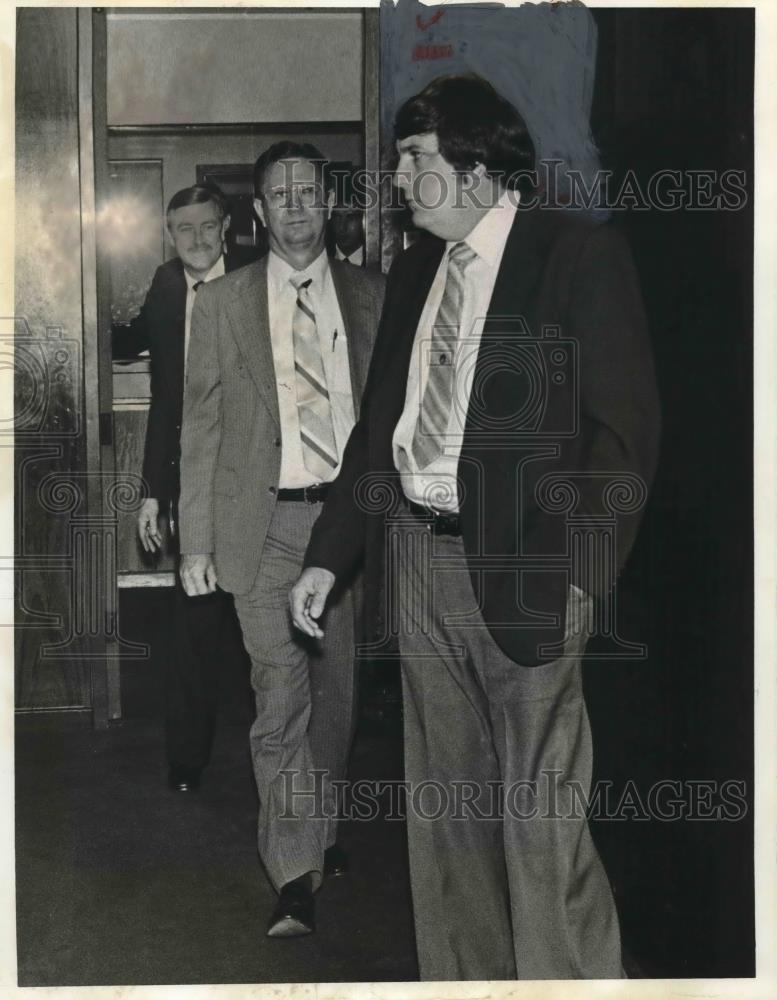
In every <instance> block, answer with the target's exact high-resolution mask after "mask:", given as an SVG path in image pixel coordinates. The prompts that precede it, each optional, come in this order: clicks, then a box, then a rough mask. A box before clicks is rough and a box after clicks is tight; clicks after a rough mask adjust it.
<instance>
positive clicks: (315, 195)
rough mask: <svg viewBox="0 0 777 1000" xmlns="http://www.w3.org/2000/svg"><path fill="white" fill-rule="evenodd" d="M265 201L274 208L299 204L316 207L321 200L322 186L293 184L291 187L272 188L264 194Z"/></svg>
mask: <svg viewBox="0 0 777 1000" xmlns="http://www.w3.org/2000/svg"><path fill="white" fill-rule="evenodd" d="M264 200H265V201H266V202H267V204H268V205H272V207H273V208H282V207H283V206H285V205H293V204H299V205H303V206H304V207H306V208H310V207H311V206H312V205H315V204H316V203H317V202H319V201H320V200H322V199H321V185H320V184H292V185H291V186H290V187H277V188H272V189H271V190H270V191H265V192H264Z"/></svg>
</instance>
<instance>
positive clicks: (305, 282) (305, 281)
mask: <svg viewBox="0 0 777 1000" xmlns="http://www.w3.org/2000/svg"><path fill="white" fill-rule="evenodd" d="M289 281H290V282H291V283H292V285H294V288H295V289H296V291H297V292H298V293H299V292H305V291H307V289H308V288H310V286H311V285H312V284H313V279H312V278H304V277H303V276H302V275H300V274H293V275H292V276H291V277H290V278H289Z"/></svg>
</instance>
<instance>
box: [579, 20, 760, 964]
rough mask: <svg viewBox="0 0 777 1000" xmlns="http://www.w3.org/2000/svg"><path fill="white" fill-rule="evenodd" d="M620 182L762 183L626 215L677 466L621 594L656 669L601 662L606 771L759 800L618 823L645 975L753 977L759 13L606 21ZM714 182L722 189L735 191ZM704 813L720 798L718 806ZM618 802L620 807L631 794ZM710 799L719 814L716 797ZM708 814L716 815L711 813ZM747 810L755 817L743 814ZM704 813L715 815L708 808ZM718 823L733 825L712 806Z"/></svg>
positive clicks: (661, 477)
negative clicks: (725, 197)
mask: <svg viewBox="0 0 777 1000" xmlns="http://www.w3.org/2000/svg"><path fill="white" fill-rule="evenodd" d="M593 13H594V16H595V18H596V21H597V25H598V28H599V65H598V74H597V90H596V95H595V102H594V114H593V128H594V132H595V136H596V139H597V141H598V143H599V146H600V149H601V152H602V157H603V161H604V166H605V167H608V168H610V169H612V170H613V171H614V175H615V178H616V185H615V189H616V190H617V186H618V185H617V179H623V178H624V176H625V173H626V171H628V170H633V171H634V174H635V176H636V178H637V180H638V182H639V184H640V188H641V189H643V190H644V189H645V188H646V187H647V183H648V180H649V178H650V177H651V175H654V174H655V172H656V171H658V170H664V169H671V170H679V171H682V172H683V175H684V176H683V185H684V187H685V188H686V190H688V189H689V185H691V184H693V183H695V182H694V181H693V180H691V179H690V177H691V175H690V174H689V171H695V170H702V171H705V172H706V171H715V172H717V175H718V176H719V175H720V173H721V172H723V171H726V170H731V169H736V170H742V171H745V172H746V175H747V183H746V204H744V205H742V206H741V207H740V208H739V209H738V210H736V211H724V210H720V209H718V210H711V209H703V210H698V211H697V210H688V209H686V210H681V211H661V210H659V209H656V208H648V209H645V210H642V209H634V208H632V209H631V210H629V211H623V212H614V213H613V221H614V224H616V225H618V226H621V227H622V228H623V229H624V230H625V231H626V233H627V234H628V237H629V240H630V243H631V246H632V249H633V251H634V255H635V258H636V261H637V265H638V269H639V273H640V277H641V281H642V286H643V294H644V297H645V303H646V307H647V311H648V315H649V319H650V326H651V331H652V336H653V342H654V349H655V356H656V363H657V374H658V381H659V389H660V394H661V399H662V405H663V420H664V428H663V438H662V452H661V461H660V466H659V469H658V474H657V478H656V482H655V486H654V489H653V493H652V497H651V500H650V503H649V507H648V510H647V512H646V517H645V523H644V527H643V530H642V533H641V535H640V538H639V541H638V544H637V547H636V549H635V551H634V553H633V556H632V558H631V560H630V562H629V565H628V567H627V570H626V573H625V575H624V577H623V580H622V581H621V587H620V612H621V622H620V628H621V632H622V633H623V634H624V635H625V636H626V638H630V639H637V640H639V641H643V642H646V643H647V646H648V656H647V659H646V660H643V661H638V662H628V661H622V662H606V661H598V662H597V661H594V662H591V663H590V664H589V665H588V667H587V670H586V685H587V692H588V697H589V705H590V711H591V716H592V723H593V726H594V736H595V745H596V754H597V775H596V777H598V778H599V779H601V780H611V781H612V782H613V783H614V787H615V790H616V792H623V791H625V790H627V787H628V782H629V781H633V782H634V783H635V786H636V787H637V788H638V789H639V791H640V792H641V793H642V795H643V798H644V796H645V794H646V793H647V790H648V789H649V788H651V787H655V785H656V783H657V782H659V781H662V780H670V781H675V782H680V783H682V784H681V788H682V792H681V795H682V797H683V798H684V799H685V800H686V801H688V802H690V801H693V798H694V796H695V795H696V796H698V795H699V794H700V791H701V790H700V788H699V786H694V785H693V784H692V782H694V781H702V782H717V783H718V784H717V785H716V786H713V787H714V788H715V789H717V790H716V791H715V792H714V793H713V797H712V803H713V805H714V804H715V803H718V804H719V803H720V783H721V782H724V781H729V780H733V781H737V782H742V783H744V785H745V786H746V800H747V801H746V812H745V815H744V816H742V817H740V818H738V819H736V820H734V821H721V820H717V821H716V820H714V819H709V818H708V819H703V818H697V819H693V820H690V819H688V820H684V821H682V820H674V821H666V822H662V821H660V820H656V819H655V818H653V819H649V820H645V819H642V820H640V819H634V818H632V819H631V820H628V821H626V820H621V821H618V820H613V821H607V822H605V821H601V822H597V823H596V824H595V835H596V837H597V841H598V843H599V844H600V846H601V849H602V853H603V855H604V857H605V860H606V862H607V866H608V869H609V871H610V873H611V877H612V878H613V880H614V882H615V885H616V890H617V893H618V903H619V907H620V911H621V916H622V922H623V932H624V940H625V943H626V945H627V947H628V948H629V950H630V952H631V953H632V954H633V955H634V956H635V957H636V958H637V960H638V961H639V962H640V963H641V964H642V965H643V968H644V971H645V972H646V974H648V975H650V974H653V975H661V976H676V977H685V976H710V977H712V976H716V977H717V976H748V975H752V974H753V970H754V951H753V947H754V939H753V934H754V931H753V842H752V835H753V829H752V787H753V751H752V748H753V708H752V706H753V643H752V639H753V636H752V619H753V593H752V551H753V534H752V531H753V518H752V502H753V495H752V481H753V468H752V389H751V383H752V274H753V270H752V222H753V214H752V166H753V145H752V144H753V118H752V97H753V75H752V74H753V41H754V15H753V11H752V10H629V11H624V10H601V9H594V11H593ZM717 184H718V182H717V181H713V187H712V191H713V193H714V192H715V191H717V190H718V187H717ZM701 794H702V797H703V796H704V795H705V794H706V793H704V792H703V791H701ZM616 798H617V795H616ZM704 801H706V800H704ZM707 811H709V810H707ZM742 811H743V810H741V809H739V808H737V809H736V810H735V812H736V813H739V812H742ZM696 812H697V813H702V814H703V813H704V812H705V808H704V802H702V803H701V805H699V804H698V802H697V806H696ZM713 814H714V809H713Z"/></svg>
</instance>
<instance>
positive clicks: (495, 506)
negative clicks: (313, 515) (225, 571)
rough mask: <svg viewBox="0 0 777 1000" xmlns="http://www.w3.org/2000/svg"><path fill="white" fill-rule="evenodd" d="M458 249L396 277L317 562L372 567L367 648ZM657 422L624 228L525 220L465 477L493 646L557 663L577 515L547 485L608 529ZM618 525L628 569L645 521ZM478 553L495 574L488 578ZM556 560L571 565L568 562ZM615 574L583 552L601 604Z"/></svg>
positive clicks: (476, 582)
mask: <svg viewBox="0 0 777 1000" xmlns="http://www.w3.org/2000/svg"><path fill="white" fill-rule="evenodd" d="M443 252H444V244H443V243H442V241H440V240H437V239H428V240H423V241H421V242H420V243H418V244H416V245H415V246H413V247H411V248H410V249H409V250H407V251H406V252H405V253H403V254H401V255H400V256H399V257H398V258H397V260H396V261H395V263H394V265H393V267H392V269H391V272H390V275H389V280H388V286H387V290H386V301H385V306H384V310H383V316H382V319H381V328H380V331H379V334H378V340H377V343H376V347H375V352H374V356H373V363H372V367H371V371H370V376H369V380H368V385H367V389H366V392H365V398H364V401H363V404H362V413H361V418H360V420H359V422H358V425H357V427H356V428H355V429H354V432H353V434H352V435H351V439H350V442H349V445H348V449H347V450H346V454H345V456H344V459H343V466H342V470H341V473H340V475H339V476H338V479H337V481H336V484H335V487H334V489H333V490H332V491H331V493H330V496H329V499H328V500H327V502H326V504H325V507H324V510H323V512H322V515H321V517H320V518H319V520H318V522H317V523H316V526H315V528H314V531H313V534H312V537H311V541H310V545H309V547H308V550H307V553H306V556H305V565H306V566H323V567H325V568H327V569H329V570H331V571H332V572H333V573H334V574H335V575H336V576H337V577H338V578H343V577H347V576H348V575H349V574H350V573H352V572H353V571H354V569H355V568H356V567H357V566H358V564H359V563H360V561H361V559H362V557H363V556H364V557H365V560H366V564H365V584H366V595H365V599H366V606H365V623H366V625H367V628H368V633H367V637H368V639H369V638H373V637H376V636H377V635H378V634H380V631H381V622H380V616H381V603H382V600H383V598H382V597H381V590H382V584H383V576H384V573H385V567H384V564H383V557H384V551H385V542H384V532H385V529H384V517H385V511H382V510H376V509H374V500H375V498H376V497H379V496H387V495H389V494H390V493H393V494H394V495H399V494H401V487H400V485H399V479H398V473H397V472H396V470H395V468H394V464H393V456H392V445H391V441H392V436H393V433H394V428H395V427H396V424H397V421H398V419H399V417H400V414H401V413H402V410H403V407H404V401H405V389H406V385H407V374H408V366H409V360H410V354H411V350H412V346H413V340H414V337H415V333H416V328H417V326H418V322H419V319H420V315H421V311H422V309H423V306H424V303H425V301H426V298H427V295H428V292H429V289H430V286H431V283H432V280H433V278H434V275H435V273H436V270H437V267H438V265H439V262H440V259H441V256H442V253H443ZM548 328H550V329H548ZM554 328H555V333H556V336H557V339H554ZM543 332H544V334H545V335H543ZM570 342H571V344H570ZM559 348H560V349H561V352H560V353H558V349H559ZM658 424H659V415H658V402H657V395H656V389H655V382H654V373H653V363H652V357H651V351H650V346H649V340H648V334H647V330H646V324H645V318H644V313H643V308H642V303H641V297H640V292H639V287H638V281H637V277H636V274H635V271H634V267H633V264H632V261H631V256H630V254H629V251H628V249H627V247H626V245H625V244H624V243H623V241H622V240H621V238H620V237H619V235H618V234H617V233H616V232H615V231H614V230H613V229H612V228H611V227H610V226H607V225H601V224H595V223H592V222H590V221H586V220H583V219H582V218H580V217H578V216H577V215H574V214H572V213H567V212H560V211H547V210H546V211H544V212H543V211H541V210H539V209H532V210H524V211H519V212H518V213H517V216H516V220H515V223H514V225H513V228H512V231H511V233H510V235H509V237H508V240H507V244H506V246H505V251H504V255H503V258H502V263H501V267H500V270H499V274H498V276H497V280H496V285H495V287H494V292H493V296H492V299H491V304H490V308H489V311H488V317H487V322H486V328H485V332H484V337H483V341H482V343H481V347H480V351H479V354H478V357H477V364H476V368H475V375H474V389H473V395H472V397H471V399H470V406H469V410H468V414H467V420H466V424H465V432H464V441H463V446H462V450H461V457H460V461H459V468H458V473H459V479H460V498H461V502H460V508H461V528H462V536H463V543H464V547H465V550H466V553H467V556H468V557H469V559H470V574H471V577H472V582H473V587H474V589H475V593H476V594H479V596H480V602H481V608H482V610H483V615H484V618H485V621H486V624H487V625H488V627H489V630H490V632H491V634H492V636H493V638H494V639H495V641H496V642H497V643H498V645H499V646H500V647H501V649H502V650H504V652H505V653H506V654H507V655H508V656H509V657H510V658H511V659H513V660H514V661H515V662H517V663H521V664H523V665H526V666H532V665H536V664H537V663H539V662H543V661H544V660H547V659H548V658H549V657H548V656H545V657H543V656H541V655H540V652H539V647H540V646H541V645H542V644H545V643H556V642H559V641H561V639H562V638H563V628H564V610H565V606H566V598H567V594H568V589H569V583H570V576H569V574H568V573H567V572H566V571H565V569H564V565H563V562H564V560H565V558H566V554H567V513H569V511H561V512H555V513H554V512H553V506H554V502H556V501H560V500H563V497H564V494H563V492H561V491H559V489H556V490H553V489H551V490H550V492H548V491H547V490H546V491H545V496H544V497H542V496H540V495H538V487H539V485H540V483H541V482H542V480H543V477H546V476H548V475H551V476H553V475H562V476H563V477H565V478H567V479H569V478H570V476H571V478H572V481H573V483H574V487H575V489H576V490H577V493H578V498H577V501H576V502H575V503H574V504H573V509H572V511H571V513H572V514H573V515H575V516H576V517H577V519H578V521H577V523H578V525H582V526H585V525H586V524H588V525H589V526H591V527H592V528H595V525H594V523H593V520H592V519H593V518H594V517H596V516H597V515H601V514H605V515H606V514H608V508H609V507H612V506H613V502H612V501H613V497H612V495H610V496H609V497H607V495H606V491H604V490H603V487H604V486H606V484H607V482H611V481H613V480H614V479H617V478H618V476H622V475H623V474H634V475H635V476H637V477H640V479H641V480H642V481H643V482H644V483H645V484H649V483H650V482H651V480H652V476H653V472H654V468H655V463H656V457H657V439H658ZM364 476H368V477H369V478H368V479H367V480H363V478H362V477H364ZM367 483H370V484H371V485H372V487H373V488H372V491H371V497H368V495H367V494H368V491H367V489H366V486H367ZM551 483H552V480H545V485H546V486H549V485H551ZM378 484H380V486H381V488H382V493H381V489H378V488H377V486H378ZM357 492H358V493H359V499H355V497H356V493H357ZM567 495H571V494H567ZM623 500H624V497H623V495H622V494H621V496H620V500H619V499H618V497H616V498H615V501H616V502H615V506H616V507H619V506H628V504H624V503H622V502H621V501H623ZM561 506H562V507H563V503H562V504H561ZM610 516H611V519H612V521H611V523H612V522H614V523H615V525H616V528H617V551H616V571H617V569H618V568H620V567H621V566H622V565H623V562H624V560H625V558H626V556H627V554H628V552H629V550H630V548H631V545H632V542H633V540H634V537H635V534H636V530H637V524H638V521H639V512H632V513H628V514H619V513H617V512H615V513H612V512H610ZM517 555H518V556H521V557H532V556H535V557H537V559H536V565H535V567H534V571H533V572H525V573H523V574H522V576H521V586H520V590H519V588H518V587H517V579H518V578H517V576H516V573H515V569H512V570H511V569H509V568H505V565H504V558H502V560H501V563H500V557H505V556H506V557H508V558H509V557H515V556H517ZM475 556H478V557H482V558H484V559H485V560H486V566H487V567H490V568H489V569H488V572H485V573H483V574H482V576H481V573H480V570H482V569H483V563H482V562H481V563H480V564H479V566H475V565H474V557H475ZM543 557H544V558H543ZM554 557H556V558H557V560H560V561H561V562H560V563H559V562H556V564H555V565H554ZM611 577H612V574H611V573H610V574H608V573H607V572H603V571H602V568H601V567H600V566H596V565H594V564H593V560H591V559H587V558H586V554H585V553H584V552H583V553H581V554H580V557H579V558H577V559H576V561H575V568H574V571H573V574H572V576H571V582H573V583H575V584H576V585H578V586H580V587H581V589H583V590H585V591H587V592H593V593H595V594H598V595H601V594H603V593H605V592H607V590H608V589H609V588H610V587H611V586H612V584H613V583H614V580H613V579H612V578H611Z"/></svg>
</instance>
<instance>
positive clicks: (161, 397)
mask: <svg viewBox="0 0 777 1000" xmlns="http://www.w3.org/2000/svg"><path fill="white" fill-rule="evenodd" d="M254 259H255V255H254V254H252V253H251V252H250V251H248V250H244V249H243V248H240V249H239V250H230V252H229V253H228V254H226V255H225V257H224V269H225V270H226V271H227V272H229V271H233V270H235V269H237V268H239V267H243V266H244V265H245V264H248V263H250V262H251V261H252V260H254ZM185 322H186V278H185V277H184V272H183V264H182V263H181V261H180V259H179V258H178V257H176V258H175V259H174V260H169V261H167V262H166V263H165V264H162V265H161V266H160V267H158V268H157V270H156V273H155V274H154V278H153V280H152V282H151V287H150V288H149V290H148V294H147V295H146V300H145V302H144V303H143V305H142V307H141V309H140V312H139V313H138V315H137V316H136V317H135V319H133V320H132V322H131V323H129V324H128V325H127V326H119V325H115V326H114V327H113V357H114V358H115V359H125V358H135V357H137V356H138V355H139V354H140V352H141V351H145V350H148V351H149V352H150V354H151V406H150V409H149V413H148V425H147V428H146V448H145V453H144V457H143V478H144V479H145V480H146V482H147V483H148V491H149V493H148V495H149V496H150V497H154V498H155V499H157V500H158V501H159V503H160V506H161V507H162V508H164V507H166V506H167V504H168V503H170V502H172V503H173V504H175V503H176V502H177V500H178V492H179V457H180V436H181V412H182V407H183V382H184V377H183V376H184V339H185Z"/></svg>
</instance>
